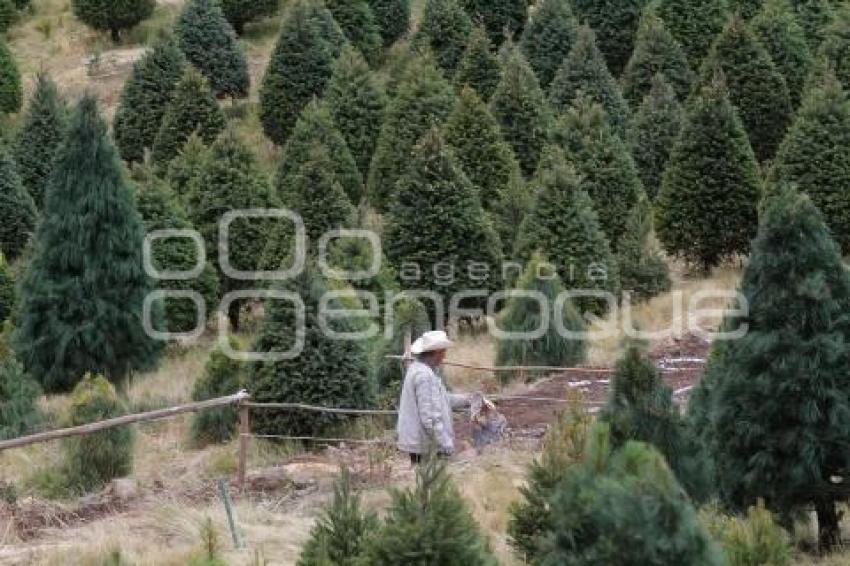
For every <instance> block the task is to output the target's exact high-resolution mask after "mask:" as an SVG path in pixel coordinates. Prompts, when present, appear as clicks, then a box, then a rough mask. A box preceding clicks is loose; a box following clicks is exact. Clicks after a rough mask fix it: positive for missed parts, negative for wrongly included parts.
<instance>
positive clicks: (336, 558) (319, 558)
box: [297, 467, 378, 566]
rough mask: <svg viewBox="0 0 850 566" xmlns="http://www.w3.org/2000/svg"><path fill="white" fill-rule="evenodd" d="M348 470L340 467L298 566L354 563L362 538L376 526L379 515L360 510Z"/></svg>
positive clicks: (348, 564)
mask: <svg viewBox="0 0 850 566" xmlns="http://www.w3.org/2000/svg"><path fill="white" fill-rule="evenodd" d="M351 484H352V480H351V472H349V470H348V468H345V467H343V468H342V470H341V471H340V476H339V479H338V480H337V481H336V483H335V484H334V496H333V499H332V500H331V502H330V503H329V504H328V505H327V506H326V507H325V508H324V510H323V511H322V514H321V516H320V517H319V518H318V519H317V520H316V523H315V524H314V525H313V528H312V529H311V530H310V538H309V539H308V540H307V543H306V544H305V545H304V548H303V550H302V551H301V557H300V558H299V559H298V564H297V566H326V565H328V564H335V565H336V566H355V565H356V564H357V559H358V557H359V555H360V553H361V552H362V550H363V546H364V545H365V540H366V539H367V537H369V536H371V535H372V533H374V532H375V530H377V528H378V517H377V516H376V515H375V513H373V512H368V511H363V510H362V503H361V501H360V497H359V496H358V495H357V494H356V493H354V490H353V488H352V485H351Z"/></svg>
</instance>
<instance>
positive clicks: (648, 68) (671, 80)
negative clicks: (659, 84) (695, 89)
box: [622, 12, 694, 108]
mask: <svg viewBox="0 0 850 566" xmlns="http://www.w3.org/2000/svg"><path fill="white" fill-rule="evenodd" d="M658 73H661V74H663V75H664V79H665V80H666V81H667V83H668V84H670V86H672V87H673V90H675V92H676V96H677V97H678V98H679V100H684V99H685V98H686V97H687V96H688V93H690V90H691V83H692V82H693V80H694V74H693V72H692V71H691V67H690V65H688V58H687V57H686V56H685V52H684V51H682V47H681V45H679V42H678V41H676V38H674V37H673V35H672V34H671V33H670V32H669V31H667V28H666V27H665V26H664V22H663V21H662V20H661V19H660V18H658V17H657V16H655V15H654V14H652V13H651V12H650V13H647V14H646V15H645V16H644V18H643V20H641V24H640V28H639V29H638V34H637V40H636V42H635V50H634V53H632V56H631V58H630V59H629V62H628V64H627V65H626V68H625V70H624V71H623V77H622V85H623V96H624V97H625V98H626V100H628V101H629V104H631V105H632V108H636V107H637V106H638V105H639V104H640V103H641V102H642V101H643V97H644V96H646V95H647V94H648V93H649V90H650V88H651V87H652V80H653V78H654V77H655V75H657V74H658Z"/></svg>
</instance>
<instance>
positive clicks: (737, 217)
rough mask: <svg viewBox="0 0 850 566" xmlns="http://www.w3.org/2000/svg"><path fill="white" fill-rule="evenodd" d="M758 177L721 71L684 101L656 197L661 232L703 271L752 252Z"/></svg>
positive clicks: (675, 249)
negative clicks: (679, 126) (678, 131)
mask: <svg viewBox="0 0 850 566" xmlns="http://www.w3.org/2000/svg"><path fill="white" fill-rule="evenodd" d="M760 192H761V179H760V177H759V171H758V163H757V162H756V160H755V155H754V154H753V150H752V148H751V147H750V144H749V141H748V140H747V134H746V132H745V131H744V128H743V125H742V124H741V119H740V118H738V115H737V114H736V113H735V108H734V107H733V106H732V104H731V103H730V102H729V98H728V96H727V95H726V87H725V85H724V84H723V81H722V79H721V78H720V77H719V76H718V77H715V79H714V80H713V81H712V83H711V84H710V85H708V86H706V87H703V88H702V89H701V90H700V91H699V92H698V93H697V94H696V96H695V97H694V98H693V99H692V100H691V101H690V102H689V104H688V108H687V110H686V112H685V122H684V124H683V126H682V133H681V135H680V136H679V140H678V141H677V142H676V145H675V146H674V148H673V153H672V155H671V157H670V162H669V163H668V165H667V169H666V171H665V172H664V177H663V180H662V185H661V192H660V193H659V195H658V198H657V200H656V207H657V210H656V214H657V223H656V230H657V232H658V237H659V239H660V240H661V242H662V243H663V245H664V247H665V249H666V250H667V252H668V253H670V254H671V255H677V256H681V257H684V258H685V259H686V260H688V261H690V262H692V263H695V264H697V265H699V266H701V267H702V268H703V269H705V270H708V269H709V268H711V267H713V266H715V265H717V264H718V263H719V262H720V261H721V260H723V259H724V258H728V257H731V256H733V255H735V254H744V253H747V251H748V250H749V245H750V240H751V239H752V237H753V235H754V231H755V225H756V218H757V214H756V203H757V201H758V200H759V198H760Z"/></svg>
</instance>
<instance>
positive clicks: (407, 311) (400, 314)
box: [372, 295, 431, 407]
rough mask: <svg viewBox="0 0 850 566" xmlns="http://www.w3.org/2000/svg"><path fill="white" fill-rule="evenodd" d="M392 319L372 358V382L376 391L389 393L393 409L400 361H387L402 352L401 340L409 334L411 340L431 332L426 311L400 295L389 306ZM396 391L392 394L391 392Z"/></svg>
mask: <svg viewBox="0 0 850 566" xmlns="http://www.w3.org/2000/svg"><path fill="white" fill-rule="evenodd" d="M392 314H393V318H392V322H391V326H390V328H388V329H387V330H388V331H389V332H390V333H389V335H387V334H385V335H384V337H383V338H382V339H381V341H380V343H379V344H378V346H377V347H376V348H375V350H374V352H373V354H372V368H373V375H374V381H375V383H376V384H377V386H378V389H379V391H381V392H382V393H383V392H386V391H388V390H390V393H393V394H394V395H393V398H392V406H393V407H394V406H396V402H397V401H398V398H399V395H400V393H401V388H400V386H401V382H402V381H403V379H404V367H403V365H402V360H398V359H393V358H388V357H387V356H397V355H398V354H399V352H404V339H405V335H406V334H408V333H409V334H410V336H411V339H415V337H416V336H421V335H422V334H424V333H425V332H427V331H429V330H431V323H430V321H429V319H428V310H427V309H426V308H425V306H424V305H423V304H422V303H421V302H420V301H418V300H416V299H413V298H410V297H405V296H403V295H400V296H399V298H398V299H397V300H396V302H395V303H394V304H393V311H392ZM393 389H396V390H393Z"/></svg>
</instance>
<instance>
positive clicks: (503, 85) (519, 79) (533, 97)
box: [490, 46, 552, 175]
mask: <svg viewBox="0 0 850 566" xmlns="http://www.w3.org/2000/svg"><path fill="white" fill-rule="evenodd" d="M490 111H491V112H492V113H493V116H495V117H496V121H498V122H499V126H500V127H501V128H502V135H503V136H504V137H505V141H507V142H508V143H509V144H510V145H511V147H512V148H513V150H514V154H515V155H516V157H517V159H518V160H519V163H520V166H521V167H522V171H523V173H524V174H525V175H531V173H533V172H534V170H535V169H536V168H537V163H538V161H540V152H541V151H542V150H543V146H544V145H545V144H546V141H547V139H548V138H549V130H550V128H551V126H552V114H551V111H550V110H549V107H548V105H547V103H546V97H545V95H544V94H543V91H542V90H541V89H540V83H538V82H537V77H536V76H534V71H532V70H531V67H530V66H529V64H528V62H527V61H526V60H525V58H524V57H523V56H522V53H520V51H519V49H517V48H516V47H515V46H510V48H509V50H508V52H507V54H506V56H505V61H504V69H503V72H502V80H501V81H499V85H498V86H497V87H496V90H495V92H494V93H493V96H492V97H491V98H490Z"/></svg>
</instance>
